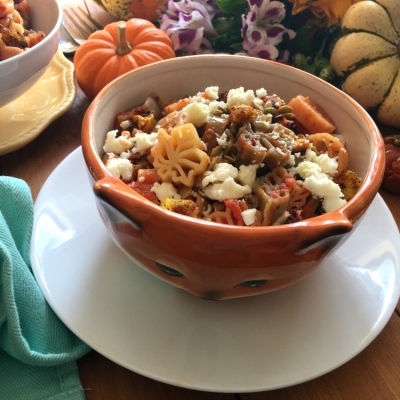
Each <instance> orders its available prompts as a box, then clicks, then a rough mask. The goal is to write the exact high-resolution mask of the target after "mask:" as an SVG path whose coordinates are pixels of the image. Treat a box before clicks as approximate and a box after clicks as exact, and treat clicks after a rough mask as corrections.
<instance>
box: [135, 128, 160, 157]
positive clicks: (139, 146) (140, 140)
mask: <svg viewBox="0 0 400 400" xmlns="http://www.w3.org/2000/svg"><path fill="white" fill-rule="evenodd" d="M131 141H132V142H133V144H134V147H133V148H132V153H139V154H142V155H143V154H144V153H145V152H146V150H148V149H150V148H151V147H153V146H155V145H156V144H157V143H158V133H157V132H153V133H144V132H138V133H136V135H135V136H134V137H133V138H132V139H131Z"/></svg>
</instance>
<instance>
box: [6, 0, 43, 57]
mask: <svg viewBox="0 0 400 400" xmlns="http://www.w3.org/2000/svg"><path fill="white" fill-rule="evenodd" d="M45 37H46V35H45V33H44V32H42V31H35V30H33V29H32V25H31V10H30V6H29V3H28V0H22V1H17V0H0V61H4V60H7V59H9V58H11V57H15V56H16V55H18V54H21V53H23V52H24V51H27V50H29V49H30V48H32V47H33V46H35V45H36V44H38V43H39V42H41V41H42V40H43V39H44V38H45Z"/></svg>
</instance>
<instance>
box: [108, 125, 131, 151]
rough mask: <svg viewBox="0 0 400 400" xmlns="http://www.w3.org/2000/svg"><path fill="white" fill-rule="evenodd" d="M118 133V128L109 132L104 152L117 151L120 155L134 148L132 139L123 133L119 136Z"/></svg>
mask: <svg viewBox="0 0 400 400" xmlns="http://www.w3.org/2000/svg"><path fill="white" fill-rule="evenodd" d="M117 134H118V131H117V130H114V131H110V132H108V133H107V137H106V142H105V143H104V146H103V150H104V152H106V153H115V154H118V155H119V154H121V153H123V152H124V151H128V150H130V149H131V148H132V146H133V143H132V141H131V140H130V139H128V138H127V137H125V136H123V135H121V136H118V137H117Z"/></svg>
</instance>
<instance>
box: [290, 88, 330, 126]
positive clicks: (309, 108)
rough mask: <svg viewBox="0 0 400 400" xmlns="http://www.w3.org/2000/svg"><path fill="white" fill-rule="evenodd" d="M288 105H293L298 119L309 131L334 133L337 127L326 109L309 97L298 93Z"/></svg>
mask: <svg viewBox="0 0 400 400" xmlns="http://www.w3.org/2000/svg"><path fill="white" fill-rule="evenodd" d="M288 106H290V107H292V110H293V114H294V115H295V118H296V120H297V121H299V122H300V124H301V125H302V126H303V127H304V128H305V129H307V131H308V133H332V132H333V131H334V130H335V129H336V126H335V124H334V123H333V121H332V120H331V118H330V117H329V115H328V114H327V113H326V112H325V110H323V109H322V108H321V107H319V106H318V105H317V104H315V103H313V102H312V101H311V100H310V99H309V98H308V97H305V96H302V95H298V96H296V97H294V98H293V99H291V100H290V101H289V103H288Z"/></svg>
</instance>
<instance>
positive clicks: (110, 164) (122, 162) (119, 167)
mask: <svg viewBox="0 0 400 400" xmlns="http://www.w3.org/2000/svg"><path fill="white" fill-rule="evenodd" d="M106 167H107V169H108V170H109V171H110V172H111V173H112V174H113V175H115V176H116V177H117V178H121V179H122V180H123V181H130V180H131V179H132V171H133V165H132V164H131V162H130V161H129V160H127V159H125V158H110V159H108V161H107V163H106Z"/></svg>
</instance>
